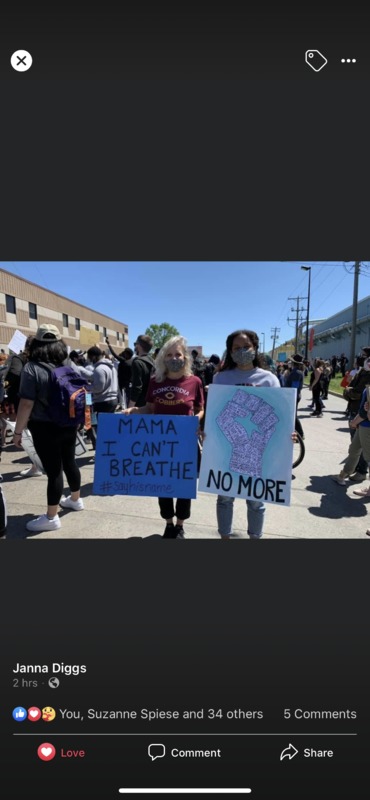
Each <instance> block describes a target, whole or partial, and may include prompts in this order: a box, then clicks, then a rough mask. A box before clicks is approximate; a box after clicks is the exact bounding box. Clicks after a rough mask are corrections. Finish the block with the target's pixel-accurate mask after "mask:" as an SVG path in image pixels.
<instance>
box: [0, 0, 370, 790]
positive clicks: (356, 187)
mask: <svg viewBox="0 0 370 800" xmlns="http://www.w3.org/2000/svg"><path fill="white" fill-rule="evenodd" d="M352 8H353V7H352ZM153 9H154V5H153V4H152V5H151V6H150V8H149V7H147V6H145V5H142V6H141V7H140V13H139V12H134V11H133V10H131V12H130V14H128V13H126V12H119V13H118V12H116V15H113V13H111V12H110V10H109V7H108V6H107V7H105V8H104V11H103V10H100V11H99V13H97V12H94V11H92V12H91V14H90V15H89V16H86V14H82V13H81V14H79V12H77V11H76V12H75V13H74V16H71V17H67V15H66V14H65V13H64V12H62V11H61V10H59V11H58V12H55V11H54V10H53V12H51V11H50V12H49V15H47V16H45V15H43V16H41V14H38V13H37V12H30V11H28V12H26V13H25V14H20V13H18V16H17V20H15V18H12V17H11V16H10V15H8V16H6V15H3V17H2V25H1V26H0V27H1V59H0V93H1V112H2V113H1V117H2V123H1V127H0V137H1V159H2V170H1V171H2V179H1V192H0V202H1V209H0V210H1V228H2V235H1V253H0V255H1V257H2V258H3V259H4V260H13V261H16V260H18V259H25V260H39V261H40V260H44V259H45V260H49V259H51V260H55V261H58V260H65V259H67V260H68V259H73V260H76V259H81V260H82V261H85V260H86V261H87V260H94V261H98V260H100V259H104V260H105V261H107V260H115V261H116V260H141V259H145V260H152V261H153V262H156V263H155V264H153V269H158V270H160V262H161V261H163V260H169V259H171V260H172V259H175V260H177V261H181V260H186V259H191V260H192V259H194V260H223V259H227V260H236V261H247V260H259V259H261V260H289V259H292V260H296V259H304V260H305V261H307V260H309V259H311V258H312V259H315V260H317V259H318V258H323V259H329V260H334V259H340V260H342V259H345V260H349V259H352V258H366V257H368V200H367V195H368V186H369V175H368V171H369V167H368V164H369V158H368V127H369V111H368V94H369V80H368V70H369V55H368V53H367V52H366V48H365V46H364V45H365V43H366V39H367V20H366V19H365V18H364V17H361V16H359V15H358V13H355V12H354V10H353V11H352V14H350V12H349V11H347V12H346V13H345V14H343V16H341V15H340V14H339V13H338V12H336V15H335V17H334V16H333V15H326V14H325V12H324V11H322V12H321V14H320V16H319V17H318V18H317V19H316V20H315V19H314V18H313V17H312V16H310V17H308V14H302V13H301V12H300V16H299V17H298V14H297V13H295V14H293V15H292V14H288V13H287V12H285V13H284V12H283V11H282V10H280V11H276V10H275V11H269V9H268V8H267V7H266V8H265V9H264V10H263V12H262V11H260V12H259V13H257V12H256V11H253V12H248V13H247V12H240V11H239V12H237V11H236V7H234V6H233V5H231V6H229V5H228V6H227V7H226V6H225V8H224V9H223V8H222V7H221V6H220V7H219V8H218V9H217V8H216V9H212V11H210V10H209V11H207V12H205V11H204V12H203V11H201V10H200V8H199V9H198V12H197V13H193V14H191V13H190V12H189V11H187V10H185V9H184V7H181V9H176V8H175V7H174V6H173V7H172V11H171V12H169V11H168V9H167V10H164V8H163V7H161V8H160V9H157V8H156V10H155V12H154V10H153ZM19 48H25V49H28V50H29V51H30V52H31V53H32V55H33V59H34V64H33V66H32V68H31V69H30V70H29V72H27V73H15V72H14V71H13V70H12V68H11V67H10V63H9V60H10V55H11V53H12V52H13V51H14V50H16V49H19ZM308 48H317V49H319V50H321V52H323V53H324V54H325V55H326V57H327V58H328V65H327V67H325V68H324V70H322V72H320V73H317V74H316V73H314V72H313V71H312V70H310V68H309V67H308V66H307V65H306V64H305V62H304V53H305V51H306V50H307V49H308ZM347 56H348V57H349V56H350V57H357V58H358V64H356V65H348V66H347V65H342V64H341V63H340V59H341V57H347ZM82 268H83V267H82ZM246 268H247V267H246ZM228 277H229V276H225V284H224V286H223V291H225V294H227V292H229V296H230V302H232V295H233V292H235V291H237V287H236V286H235V283H234V282H233V280H232V276H230V278H229V281H228V280H227V279H228ZM251 277H253V276H251ZM253 280H255V279H254V278H253ZM228 285H229V288H228ZM113 288H114V287H113ZM254 290H255V291H266V287H259V286H258V285H257V286H255V287H254ZM66 294H68V292H66ZM349 302H350V299H349ZM122 303H123V305H124V303H125V298H122ZM248 310H249V304H248V301H247V300H246V322H247V320H248ZM189 313H191V314H197V315H200V314H201V308H200V306H199V303H195V305H194V309H189ZM199 319H200V323H201V316H199ZM349 525H350V520H349ZM364 538H365V537H364ZM367 546H368V544H365V541H364V542H359V541H356V542H351V541H349V540H348V541H344V542H343V541H341V542H339V541H328V540H326V539H324V531H323V539H322V540H320V541H317V540H315V541H299V542H298V541H297V542H285V541H281V542H268V543H266V544H263V543H261V547H260V546H258V548H259V549H256V548H255V547H252V549H251V547H250V545H249V543H247V542H239V543H234V545H231V547H230V550H229V551H228V552H226V551H225V548H224V547H221V545H220V546H218V545H217V544H211V543H210V542H205V541H200V542H192V543H190V542H188V543H187V544H186V549H184V546H183V545H181V551H179V550H178V547H175V546H173V547H172V546H169V547H168V548H167V547H166V548H163V546H162V545H160V544H159V543H153V542H149V541H148V542H145V541H142V542H124V541H121V542H117V541H109V540H108V541H101V540H100V541H99V542H96V541H95V542H93V541H91V542H86V541H85V542H80V541H76V542H72V541H69V542H62V541H56V542H49V541H46V542H42V543H39V544H38V545H35V544H34V543H33V542H30V541H27V542H22V543H19V542H12V543H11V542H7V543H4V544H3V545H2V560H1V590H2V610H3V613H2V626H1V627H2V632H1V641H2V649H3V653H4V657H3V660H2V666H1V670H2V675H1V686H2V687H3V689H4V692H3V695H4V703H3V704H2V708H3V712H2V714H1V719H2V721H1V726H2V734H4V735H3V736H2V740H3V742H4V741H5V743H6V746H5V748H4V749H3V750H2V757H3V758H4V761H5V764H6V766H7V769H4V768H3V769H2V781H3V780H4V779H5V775H6V772H8V773H9V777H10V780H11V785H12V789H11V792H10V795H9V796H11V797H14V798H17V797H21V796H24V793H25V791H26V793H27V795H28V796H31V797H32V796H37V797H44V796H45V797H46V796H50V795H51V794H52V796H56V797H66V796H69V797H80V796H82V794H84V793H85V789H87V790H88V793H89V795H90V796H92V797H101V798H110V797H115V796H118V787H119V786H124V785H126V786H135V785H138V784H144V785H151V784H154V785H167V786H168V785H174V784H176V785H180V786H181V785H184V786H189V785H194V784H195V782H196V784H197V785H204V786H209V785H214V786H227V785H232V786H241V785H246V786H251V787H252V789H253V794H252V796H256V797H276V796H282V797H283V796H286V797H297V796H302V797H325V798H328V797H331V796H333V797H334V796H336V797H341V796H343V797H344V796H351V798H360V797H365V789H364V788H360V787H361V786H362V787H365V786H366V783H365V777H366V772H365V763H366V759H365V753H366V747H368V741H366V732H367V735H368V705H367V702H368V701H367V700H366V698H367V696H368V691H367V684H366V677H367V675H368V672H369V636H368V625H367V606H368V603H367V585H368V583H367V581H368V570H367V561H366V554H365V552H364V548H366V547H367ZM59 660H60V661H64V662H65V663H85V664H87V666H88V672H87V673H86V676H80V677H78V678H69V679H68V681H67V680H66V681H65V682H64V681H63V684H62V685H61V687H60V689H58V690H57V691H58V694H57V692H55V694H57V698H58V699H57V700H56V699H55V700H54V697H55V695H54V694H53V695H52V699H51V698H50V692H49V691H48V692H47V693H45V694H44V691H45V690H44V689H41V688H40V689H38V693H37V697H35V696H34V694H33V693H32V692H31V689H28V690H27V691H24V690H19V693H18V690H15V689H13V688H12V673H11V670H12V669H13V668H14V666H15V663H16V662H18V661H19V662H24V663H51V662H52V661H59ZM26 677H27V676H26ZM30 677H32V676H30ZM53 703H55V704H56V705H57V707H58V708H59V707H68V708H80V707H82V708H87V707H95V708H99V707H100V708H107V707H108V708H110V707H112V708H134V707H137V708H142V707H164V708H167V707H168V708H171V707H174V708H179V709H182V708H187V707H191V708H193V707H194V708H200V707H203V708H208V707H217V708H218V707H223V708H234V707H235V708H239V707H241V708H247V709H248V708H262V709H263V710H264V720H263V721H262V724H261V726H260V727H258V728H257V730H258V731H260V732H279V731H280V732H283V733H286V737H285V736H283V737H282V738H276V739H275V738H274V737H261V738H259V737H254V738H252V737H245V738H244V737H243V738H242V737H240V738H236V737H235V739H234V738H233V739H231V738H229V739H227V740H226V739H225V740H224V741H220V744H219V745H217V746H221V745H222V746H223V752H224V755H223V760H222V761H221V762H220V763H215V762H209V761H208V762H190V761H188V762H186V761H183V762H181V763H177V762H175V761H168V759H161V760H158V761H156V762H154V763H153V764H152V763H151V762H150V761H149V759H148V758H147V755H146V748H147V745H148V743H149V741H148V740H147V739H146V737H132V738H129V737H105V738H103V737H101V738H98V737H96V738H93V737H85V739H83V737H82V736H81V737H78V742H79V743H80V744H79V746H83V747H85V749H86V752H87V758H86V761H81V762H72V763H71V762H67V763H64V762H61V761H60V760H59V759H55V761H53V762H50V764H43V763H42V762H40V761H39V760H38V759H37V758H36V756H35V750H36V748H37V746H38V744H39V741H40V740H39V738H38V737H34V738H32V739H30V738H28V737H17V738H15V737H11V736H10V733H11V732H17V733H18V732H19V727H21V726H19V724H17V723H13V720H12V719H11V710H12V708H13V707H14V706H15V705H25V707H28V706H29V705H33V704H34V705H40V707H43V705H46V704H53ZM289 707H290V708H295V707H301V708H310V709H320V708H329V709H330V708H337V709H342V708H345V709H347V708H349V709H355V710H357V713H358V718H357V719H356V720H355V721H354V722H347V721H346V722H340V723H339V722H334V723H330V724H329V723H320V732H322V733H325V732H354V731H355V732H357V733H359V734H360V735H359V736H358V737H351V738H349V737H348V738H347V737H346V738H344V737H343V738H340V737H338V738H335V739H333V740H330V745H328V739H327V738H326V737H322V739H320V740H319V739H315V743H314V744H312V740H311V737H310V738H307V741H306V740H304V747H309V746H317V747H327V746H331V747H333V748H334V749H335V761H333V762H330V761H326V760H323V761H321V762H317V761H315V762H311V760H305V759H303V758H302V757H301V755H299V756H298V757H297V758H295V759H294V760H293V761H292V762H291V763H290V762H288V761H287V760H285V761H284V762H282V763H280V762H279V760H278V756H279V752H280V749H281V748H282V747H286V746H288V744H289V742H292V743H293V744H295V746H297V747H301V746H302V745H301V741H302V740H301V738H300V737H298V735H297V734H298V733H300V732H302V730H303V728H304V732H305V733H307V734H308V733H310V732H313V733H315V732H316V731H317V730H318V728H317V725H314V724H313V723H309V725H305V726H303V725H302V724H301V723H298V722H297V721H295V723H294V727H293V726H292V725H291V724H288V723H287V722H283V721H282V710H283V709H284V708H289ZM24 724H25V725H27V724H28V723H24ZM78 725H80V723H74V725H73V729H72V728H71V727H70V726H68V730H66V733H68V734H69V733H70V734H71V739H68V741H67V739H64V738H63V739H62V737H60V739H58V740H57V741H58V748H60V747H62V746H64V744H65V743H66V744H72V745H73V746H75V742H76V741H77V737H76V738H72V734H75V733H76V732H77V726H78ZM116 725H118V723H115V724H114V726H113V725H112V727H110V728H109V730H112V731H113V730H116V727H115V726H116ZM258 726H259V723H258ZM50 727H51V726H50ZM119 729H120V730H122V729H123V728H122V727H121V726H120V728H119ZM240 729H241V728H240V727H239V726H238V724H236V723H234V724H233V730H235V731H238V730H240ZM32 730H33V729H32ZM37 730H39V729H37ZM41 730H42V729H41ZM47 730H48V731H49V726H47ZM89 730H90V728H89ZM95 730H98V727H96V728H95ZM99 730H101V728H100V727H99ZM130 730H131V731H132V732H134V728H130ZM141 730H143V728H142V727H141ZM176 730H177V731H178V732H180V731H179V729H178V728H176V725H175V723H174V724H173V726H171V729H170V730H169V729H168V728H167V727H165V726H163V727H161V728H157V727H156V728H154V727H152V728H151V729H150V730H149V732H148V735H149V738H152V736H153V732H154V733H157V732H158V733H160V734H162V735H163V734H164V733H166V732H167V731H168V732H172V733H173V732H176ZM192 730H193V731H194V727H192ZM225 730H226V729H225V727H223V726H222V727H220V728H217V725H216V723H215V727H212V731H213V732H218V731H221V732H224V731H225ZM227 730H229V728H227ZM243 730H246V731H250V730H252V727H251V726H250V724H248V726H246V727H245V728H243ZM253 730H256V729H255V728H253ZM58 731H60V732H62V726H60V727H58ZM197 731H199V732H201V731H206V732H207V733H210V732H211V728H210V727H208V726H207V725H206V724H203V727H202V726H199V727H197ZM146 732H147V730H144V733H146ZM182 732H184V731H183V726H181V733H182ZM49 736H51V734H47V735H45V737H46V738H45V741H48V740H49V738H48V737H49ZM294 736H295V738H294ZM5 737H6V739H5ZM67 738H68V737H67ZM169 740H170V738H169ZM81 741H83V745H81ZM179 741H180V740H175V741H172V740H171V746H177V744H178V742H179ZM189 741H191V746H193V747H195V746H197V747H199V746H204V745H200V744H199V741H203V740H200V739H197V740H195V739H191V737H189V738H188V737H187V738H186V739H185V741H183V740H181V746H186V747H188V746H189ZM210 741H211V744H210V743H209V741H208V740H206V739H205V740H204V742H207V745H206V746H207V747H208V746H215V745H214V742H215V741H217V742H218V738H217V737H212V739H211V740H210ZM31 742H33V744H32V746H31V744H30V743H31ZM361 792H362V793H361Z"/></svg>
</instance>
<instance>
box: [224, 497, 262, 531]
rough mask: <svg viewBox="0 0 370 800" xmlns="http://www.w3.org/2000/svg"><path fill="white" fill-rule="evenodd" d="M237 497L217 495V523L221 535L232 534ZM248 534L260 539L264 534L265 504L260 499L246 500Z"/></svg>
mask: <svg viewBox="0 0 370 800" xmlns="http://www.w3.org/2000/svg"><path fill="white" fill-rule="evenodd" d="M234 500H235V497H229V496H227V497H224V496H222V495H218V497H217V523H218V532H219V534H220V536H230V534H231V530H232V523H233V510H234ZM246 503H247V522H248V536H249V537H250V538H251V539H260V538H261V536H262V534H263V521H264V518H265V510H266V507H265V504H264V503H261V502H260V501H259V500H246Z"/></svg>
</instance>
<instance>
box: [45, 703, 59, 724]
mask: <svg viewBox="0 0 370 800" xmlns="http://www.w3.org/2000/svg"><path fill="white" fill-rule="evenodd" d="M55 717H56V711H55V708H52V707H51V706H45V708H43V709H42V718H43V720H44V722H52V721H53V719H55Z"/></svg>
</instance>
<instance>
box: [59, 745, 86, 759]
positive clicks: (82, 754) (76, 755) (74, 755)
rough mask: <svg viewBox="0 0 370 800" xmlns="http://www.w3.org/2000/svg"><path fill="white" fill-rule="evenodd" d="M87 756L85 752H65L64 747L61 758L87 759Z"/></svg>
mask: <svg viewBox="0 0 370 800" xmlns="http://www.w3.org/2000/svg"><path fill="white" fill-rule="evenodd" d="M85 755H86V753H85V750H72V749H70V750H65V749H64V747H62V749H61V751H60V757H61V758H85Z"/></svg>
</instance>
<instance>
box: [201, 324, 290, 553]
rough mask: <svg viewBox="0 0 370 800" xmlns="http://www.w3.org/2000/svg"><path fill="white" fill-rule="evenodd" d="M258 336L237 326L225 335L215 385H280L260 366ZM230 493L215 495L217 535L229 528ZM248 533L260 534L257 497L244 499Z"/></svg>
mask: <svg viewBox="0 0 370 800" xmlns="http://www.w3.org/2000/svg"><path fill="white" fill-rule="evenodd" d="M258 343H259V342H258V336H257V334H256V333H255V331H249V330H240V331H234V333H230V336H228V337H227V339H226V356H225V360H224V363H223V366H222V368H221V370H220V372H218V373H217V374H216V375H215V377H214V378H213V383H214V385H218V386H271V387H276V388H278V389H279V388H280V383H279V380H278V378H277V377H276V375H274V374H273V373H272V372H270V370H266V369H262V368H261V367H260V363H261V360H260V356H259V355H258ZM234 499H235V498H234V497H229V496H227V497H223V496H221V495H219V496H218V498H217V522H218V532H219V534H220V536H221V539H229V538H230V536H231V532H232V521H233V508H234ZM246 502H247V520H248V535H249V536H250V538H251V539H260V538H261V536H262V534H263V522H264V515H265V505H264V503H261V502H260V501H258V500H247V501H246Z"/></svg>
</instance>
